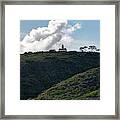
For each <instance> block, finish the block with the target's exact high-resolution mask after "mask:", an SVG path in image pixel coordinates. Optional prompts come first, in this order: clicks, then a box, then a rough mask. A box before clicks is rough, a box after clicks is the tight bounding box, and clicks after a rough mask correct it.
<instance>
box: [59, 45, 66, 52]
mask: <svg viewBox="0 0 120 120" xmlns="http://www.w3.org/2000/svg"><path fill="white" fill-rule="evenodd" d="M59 52H67V49H66V48H65V47H64V45H63V44H62V48H59Z"/></svg>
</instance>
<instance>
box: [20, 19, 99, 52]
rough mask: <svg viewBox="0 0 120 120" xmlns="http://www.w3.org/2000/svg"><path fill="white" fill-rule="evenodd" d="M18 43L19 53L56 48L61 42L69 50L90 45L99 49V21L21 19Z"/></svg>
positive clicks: (76, 49)
mask: <svg viewBox="0 0 120 120" xmlns="http://www.w3.org/2000/svg"><path fill="white" fill-rule="evenodd" d="M20 43H21V53H22V52H23V53H24V52H37V51H38V52H39V51H47V50H48V51H49V50H50V49H55V50H58V49H59V48H60V46H61V45H62V44H64V46H65V47H66V48H67V49H68V50H69V51H79V48H80V47H81V46H90V45H94V46H96V47H97V48H98V49H100V21H99V20H67V21H65V20H64V21H61V20H21V21H20ZM24 46H25V47H26V46H27V47H26V48H25V49H24Z"/></svg>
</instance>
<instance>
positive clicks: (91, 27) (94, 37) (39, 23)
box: [20, 20, 100, 48]
mask: <svg viewBox="0 0 120 120" xmlns="http://www.w3.org/2000/svg"><path fill="white" fill-rule="evenodd" d="M48 22H49V20H22V21H20V39H21V40H22V39H23V38H24V37H25V35H26V34H27V33H29V32H30V31H31V30H32V29H33V28H37V27H47V26H48ZM76 23H80V25H81V28H80V29H77V30H76V31H74V32H73V33H72V34H71V36H72V38H73V39H74V40H75V44H74V45H73V46H74V47H78V46H83V45H87V46H89V45H96V46H97V48H100V21H99V20H68V26H72V25H75V24H76Z"/></svg>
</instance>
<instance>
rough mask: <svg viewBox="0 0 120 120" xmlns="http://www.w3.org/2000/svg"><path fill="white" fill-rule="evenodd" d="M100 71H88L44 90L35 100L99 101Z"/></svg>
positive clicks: (97, 69)
mask: <svg viewBox="0 0 120 120" xmlns="http://www.w3.org/2000/svg"><path fill="white" fill-rule="evenodd" d="M99 73H100V70H99V68H93V69H90V70H88V71H86V72H84V73H80V74H77V75H74V76H73V77H71V78H68V79H67V80H64V81H62V82H60V83H58V84H56V85H55V86H53V87H51V88H49V89H48V90H45V91H44V92H43V93H42V94H40V95H39V96H38V97H37V98H35V99H36V100H62V99H64V100H72V99H73V100H82V99H84V100H88V99H100V74H99Z"/></svg>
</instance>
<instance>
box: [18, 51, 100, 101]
mask: <svg viewBox="0 0 120 120" xmlns="http://www.w3.org/2000/svg"><path fill="white" fill-rule="evenodd" d="M20 60H21V62H20V77H21V78H20V99H23V100H24V99H28V98H35V97H36V96H38V95H39V94H41V93H42V92H43V91H45V90H47V89H49V88H51V87H52V86H54V85H56V84H58V83H60V82H61V81H64V80H66V79H68V78H71V77H72V76H74V75H76V74H79V73H82V72H85V71H86V70H88V69H91V68H97V67H99V66H100V54H99V53H91V52H89V53H85V52H83V53H82V52H65V53H62V52H56V53H50V52H37V53H26V54H21V55H20ZM94 92H95V91H94ZM91 94H92V93H91Z"/></svg>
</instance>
